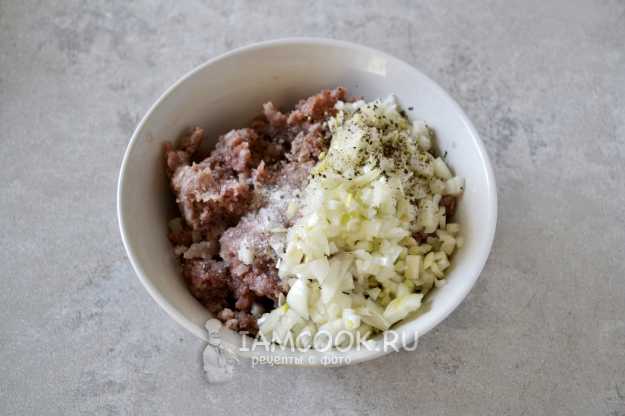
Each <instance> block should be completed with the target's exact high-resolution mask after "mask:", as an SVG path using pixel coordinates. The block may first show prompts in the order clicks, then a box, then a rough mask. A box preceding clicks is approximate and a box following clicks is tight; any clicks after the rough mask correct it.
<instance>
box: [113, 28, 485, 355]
mask: <svg viewBox="0 0 625 416" xmlns="http://www.w3.org/2000/svg"><path fill="white" fill-rule="evenodd" d="M338 85H342V86H345V87H347V88H348V90H349V93H350V94H351V95H356V96H363V97H364V98H365V99H368V100H369V99H374V98H377V97H384V96H387V95H389V94H391V93H393V94H395V95H396V96H397V97H398V99H399V101H400V103H401V104H402V105H403V107H404V109H406V110H407V113H408V115H409V117H411V118H413V119H422V120H425V121H426V122H427V123H428V124H429V125H431V126H432V127H433V128H434V129H435V131H436V133H437V137H438V146H439V148H440V149H441V150H442V151H446V152H447V160H448V161H449V163H450V166H451V167H452V169H454V170H455V172H456V173H457V174H459V175H461V176H463V177H464V178H465V180H466V187H465V188H466V191H465V194H464V195H463V197H462V199H461V202H460V204H459V209H458V213H457V221H458V222H460V223H461V226H462V234H463V236H464V238H465V246H464V247H463V248H462V249H461V250H459V251H458V252H457V253H456V255H455V256H454V258H453V261H452V270H451V271H450V273H449V276H448V283H447V284H446V285H445V286H443V287H442V288H439V289H436V290H435V291H434V292H433V293H432V294H431V296H429V298H428V307H427V308H426V312H425V313H420V314H418V316H414V317H412V318H410V319H407V320H405V321H404V322H403V323H402V324H401V325H399V326H398V327H397V328H398V329H399V330H400V331H405V332H410V333H414V331H417V332H418V333H419V334H420V335H422V334H424V333H425V332H427V331H428V330H430V329H431V328H432V327H434V326H435V325H436V324H437V323H438V322H440V321H441V320H442V319H444V318H445V317H446V316H447V315H448V314H449V313H450V312H451V311H452V310H453V309H454V308H455V307H456V306H457V305H458V304H459V303H460V301H461V300H462V299H463V298H464V297H465V296H466V294H467V293H468V291H469V290H470V288H471V287H472V286H473V284H474V282H475V280H476V279H477V277H478V276H479V273H480V271H481V269H482V267H483V265H484V263H485V261H486V258H487V256H488V253H489V251H490V246H491V243H492V239H493V236H494V230H495V223H496V192H495V184H494V178H493V176H492V170H491V168H490V164H489V162H488V157H487V155H486V153H485V151H484V148H483V145H482V143H481V141H480V139H479V138H478V136H477V134H476V132H475V130H474V129H473V127H472V125H471V123H470V122H469V121H468V119H467V118H466V116H465V115H464V113H463V112H462V110H460V108H459V107H458V106H457V104H456V103H455V102H454V101H453V100H452V99H451V98H450V97H449V96H448V95H447V94H446V93H445V92H444V91H443V90H442V89H440V88H439V87H438V86H437V85H436V84H435V83H433V82H432V81H431V80H430V79H428V78H427V77H425V76H424V75H422V74H421V73H420V72H418V71H416V70H415V69H414V68H412V67H410V66H409V65H407V64H405V63H403V62H401V61H399V60H397V59H395V58H392V57H390V56H388V55H385V54H382V53H380V52H377V51H374V50H371V49H368V48H364V47H360V46H356V45H351V44H347V43H342V42H335V41H323V40H285V41H273V42H268V43H264V44H259V45H254V46H251V47H248V48H243V49H241V50H237V51H234V52H232V53H230V54H227V55H225V56H223V57H220V58H218V59H216V60H213V61H211V62H208V63H207V64H205V65H203V66H201V67H200V68H198V69H197V70H195V71H193V72H192V73H190V74H189V75H187V76H186V77H184V78H183V79H182V80H180V81H178V82H177V83H176V84H175V85H174V86H173V87H172V88H170V90H168V91H167V92H166V93H165V94H164V95H163V96H162V97H161V99H160V100H159V101H158V102H157V103H156V104H155V105H154V106H153V107H152V109H151V110H150V111H149V112H148V114H147V115H146V117H145V118H144V119H143V121H142V122H141V123H140V125H139V126H138V128H137V130H136V131H135V133H134V135H133V138H132V140H131V143H130V145H129V147H128V150H127V152H126V155H125V157H124V163H123V165H122V171H121V174H120V183H119V190H118V211H119V217H120V228H121V230H122V237H123V239H124V244H125V246H126V249H127V251H128V254H129V257H130V260H131V262H132V264H133V266H134V268H135V270H136V272H137V274H138V275H139V277H140V278H141V280H142V282H143V283H144V285H145V286H146V288H147V289H148V291H149V292H150V294H151V295H152V296H153V297H154V298H155V300H157V302H158V303H159V304H160V305H161V306H163V308H164V309H166V310H167V312H168V313H169V314H170V315H172V316H173V317H174V318H175V319H176V320H177V321H178V322H180V323H181V324H182V325H184V326H185V327H186V328H187V329H189V330H190V331H192V332H193V333H194V334H196V335H197V336H199V337H201V338H203V339H206V335H205V331H204V329H203V327H204V324H205V322H206V320H207V319H209V318H210V314H209V313H208V312H207V311H206V310H205V309H204V308H203V307H202V306H201V305H200V304H199V303H198V302H197V301H196V300H195V299H194V298H193V297H192V296H191V295H190V294H189V292H188V291H187V289H186V287H185V285H184V283H183V281H182V279H181V277H180V272H179V269H178V267H177V265H176V260H175V258H174V257H173V254H172V249H171V246H170V244H169V242H168V240H167V237H166V231H167V229H166V224H167V220H168V219H170V218H171V217H172V198H173V197H172V194H171V193H170V191H169V188H168V184H167V180H166V178H165V175H164V170H163V157H162V151H163V150H162V149H163V143H164V142H166V141H171V140H173V139H175V138H176V137H177V136H178V135H179V134H180V133H181V132H182V131H183V130H184V129H185V128H187V127H189V126H195V125H198V126H201V127H203V128H205V129H206V132H207V137H208V138H210V140H213V142H214V141H215V140H216V139H217V137H218V136H219V135H221V134H223V133H225V132H226V131H228V130H229V129H232V128H236V127H241V126H245V125H247V124H248V123H249V121H250V120H251V119H252V118H253V117H254V116H255V115H257V114H258V113H259V110H260V108H261V105H262V103H264V102H266V101H269V100H271V101H273V102H274V104H276V105H277V106H278V107H279V108H283V109H286V108H287V107H288V106H290V105H292V104H294V103H295V102H296V101H297V100H299V99H301V98H303V97H307V96H309V95H310V94H313V93H316V92H318V91H319V90H321V89H323V88H332V87H335V86H338ZM409 109H410V110H409ZM227 342H231V343H233V344H235V345H238V343H240V337H239V336H238V335H236V334H234V333H230V334H229V335H227ZM306 354H307V355H309V356H311V357H320V356H321V355H319V354H317V353H314V352H312V353H311V352H308V353H306ZM349 354H352V359H353V360H352V361H360V360H365V359H369V358H373V357H374V356H377V355H380V353H379V352H378V353H375V352H370V351H369V352H367V351H365V352H364V353H363V352H362V351H361V352H359V353H357V352H353V353H349ZM315 363H316V362H315V358H312V361H311V362H308V364H315Z"/></svg>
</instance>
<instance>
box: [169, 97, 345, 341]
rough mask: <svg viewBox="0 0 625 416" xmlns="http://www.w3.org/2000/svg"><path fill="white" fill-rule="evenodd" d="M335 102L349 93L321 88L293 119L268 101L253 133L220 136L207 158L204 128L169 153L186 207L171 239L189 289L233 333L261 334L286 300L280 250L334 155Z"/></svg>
mask: <svg viewBox="0 0 625 416" xmlns="http://www.w3.org/2000/svg"><path fill="white" fill-rule="evenodd" d="M338 100H341V101H347V92H346V90H345V89H344V88H336V89H334V90H324V91H321V92H320V93H319V94H317V95H313V96H311V97H309V98H307V99H305V100H302V101H300V102H299V103H298V104H297V105H296V106H295V108H294V109H293V110H292V111H291V112H290V113H288V114H285V113H282V112H280V111H279V110H278V109H277V108H276V107H275V106H274V105H273V104H272V103H271V102H269V103H266V104H265V105H263V112H262V115H261V116H259V117H257V118H256V119H255V120H253V122H252V123H251V125H250V127H249V128H243V129H239V130H232V131H230V132H228V133H226V134H225V135H223V136H221V137H220V138H219V140H218V141H217V144H216V146H215V148H214V150H213V151H212V152H211V154H210V155H209V156H208V157H206V158H204V159H201V160H199V159H200V158H199V157H198V149H199V147H200V145H201V144H202V141H203V140H204V131H203V130H202V129H201V128H199V127H195V128H193V129H191V130H189V131H188V132H187V133H186V134H185V135H183V137H181V138H180V140H179V141H178V143H177V144H176V145H172V144H168V145H166V146H165V161H166V168H165V170H166V172H167V175H168V177H169V178H170V183H171V189H172V190H173V192H174V194H175V196H176V203H177V204H178V207H179V210H180V218H175V219H174V220H172V221H171V222H170V233H169V240H170V241H171V243H172V245H173V246H174V252H175V253H176V255H177V256H179V259H180V262H181V264H182V274H183V277H184V279H185V281H186V283H187V285H188V287H189V290H190V292H191V293H192V294H193V296H194V297H195V298H196V299H198V300H199V301H200V302H201V303H202V304H203V305H204V306H205V307H206V308H207V309H208V310H210V311H211V312H212V313H214V314H216V316H217V317H218V318H219V319H220V320H221V321H223V322H224V323H225V325H226V326H227V327H228V328H231V329H233V330H238V331H245V332H248V333H251V334H255V333H256V332H257V330H258V327H257V325H256V318H257V317H259V316H260V314H262V313H263V312H264V311H265V310H269V309H272V308H273V307H274V306H275V305H276V303H277V301H278V298H279V296H280V294H283V293H286V289H287V288H286V287H285V286H284V284H283V282H281V280H280V279H279V277H278V273H277V267H276V263H277V259H278V253H280V252H282V251H283V250H284V245H285V238H286V233H285V229H286V227H288V226H289V225H290V224H291V222H292V220H293V218H291V217H292V214H293V213H292V211H293V207H294V206H297V202H298V198H299V193H300V190H302V189H303V187H304V186H305V185H306V181H307V178H308V174H309V172H310V169H311V168H312V167H313V166H314V165H315V163H316V162H317V161H318V159H319V155H320V154H321V153H322V152H324V151H326V150H327V148H328V145H329V132H328V130H327V128H326V126H325V121H326V120H327V119H328V118H329V117H331V116H333V115H334V114H335V113H336V111H335V109H334V105H335V104H336V102H337V101H338Z"/></svg>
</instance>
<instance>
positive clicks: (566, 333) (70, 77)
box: [0, 0, 625, 416]
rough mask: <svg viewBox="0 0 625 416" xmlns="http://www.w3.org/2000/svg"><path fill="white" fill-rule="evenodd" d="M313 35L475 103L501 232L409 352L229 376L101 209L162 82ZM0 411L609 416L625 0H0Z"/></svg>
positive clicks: (622, 379) (616, 370) (618, 303)
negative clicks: (166, 306) (139, 272)
mask: <svg viewBox="0 0 625 416" xmlns="http://www.w3.org/2000/svg"><path fill="white" fill-rule="evenodd" d="M287 36H321V37H330V38H336V39H342V40H349V41H354V42H359V43H363V44H366V45H369V46H372V47H375V48H379V49H381V50H384V51H387V52H389V53H391V54H393V55H396V56H398V57H399V58H402V59H404V60H406V61H408V62H409V63H411V64H413V65H415V66H416V67H418V68H419V69H421V70H422V71H423V72H425V73H426V74H428V75H429V76H431V77H432V78H433V79H434V80H436V81H437V82H438V83H440V84H441V85H442V86H443V88H445V89H447V90H448V91H449V92H450V93H451V94H452V95H453V96H454V97H455V98H456V99H457V100H458V102H459V103H460V105H461V106H462V107H463V108H464V109H465V110H466V111H467V113H468V114H469V117H470V118H471V119H472V120H473V121H474V123H475V125H476V127H477V129H478V131H479V132H480V134H481V135H482V137H483V139H484V141H485V143H486V145H487V148H488V151H489V153H490V155H491V157H492V160H493V163H494V166H495V171H496V176H497V181H498V189H499V204H500V205H499V224H498V229H497V236H496V240H495V243H494V248H493V251H492V253H491V257H490V259H489V261H488V263H487V265H486V268H485V270H484V272H483V274H482V276H481V278H480V280H479V281H478V283H477V285H476V287H475V288H474V289H473V291H472V292H471V294H470V295H469V296H468V298H467V299H466V300H465V302H464V303H463V304H462V305H461V306H460V307H459V308H458V309H457V310H456V311H455V312H454V313H453V315H452V316H451V317H449V318H448V319H447V320H446V321H445V322H444V323H443V324H441V325H440V326H438V327H437V328H436V329H435V330H434V331H432V332H430V333H429V334H427V336H425V337H423V339H422V340H421V342H420V346H419V348H418V349H417V351H415V352H401V353H397V354H392V355H390V356H388V357H385V358H382V359H379V360H376V361H373V362H370V363H366V364H362V365H357V366H353V367H347V368H336V369H293V368H270V367H262V368H258V367H257V368H251V366H249V365H247V366H242V367H241V368H239V369H238V370H237V372H236V374H235V376H234V378H233V380H232V381H231V382H229V383H225V384H219V385H209V384H208V383H207V382H206V380H205V378H204V374H203V372H202V368H201V352H202V349H203V347H204V345H203V344H202V342H200V341H199V340H198V339H196V338H194V337H193V336H192V335H191V334H189V333H187V332H186V331H185V330H184V329H183V328H182V327H180V326H178V325H177V324H176V323H175V322H174V321H173V320H171V319H170V318H169V317H168V316H167V315H166V314H165V313H164V312H163V311H162V310H161V309H160V308H159V307H158V305H157V304H156V303H155V302H154V301H153V300H152V299H151V298H150V297H149V295H148V294H147V292H146V291H145V290H144V289H143V287H142V286H141V284H140V282H139V280H138V279H137V278H136V277H135V275H134V273H133V271H132V269H131V266H130V264H129V262H128V260H127V258H126V256H125V253H124V249H123V247H122V244H121V239H120V237H119V232H118V229H117V220H116V212H115V205H116V201H115V198H116V195H115V194H116V180H117V173H118V169H119V166H120V162H121V158H122V155H123V152H124V149H125V147H126V144H127V143H128V140H129V137H130V134H131V132H132V130H133V128H134V126H135V125H136V123H137V122H138V120H139V118H140V117H141V116H142V115H143V114H144V112H145V111H146V110H147V108H148V107H149V106H150V105H151V104H152V103H153V102H154V100H155V99H156V98H157V97H158V96H159V95H160V94H161V93H162V92H163V91H164V89H165V88H166V87H168V86H169V85H170V84H172V83H173V82H174V81H175V80H176V79H177V78H178V77H180V76H181V75H182V74H184V73H186V72H187V71H189V70H190V69H192V68H193V67H195V66H196V65H198V64H200V63H202V62H204V61H205V60H207V59H209V58H211V57H214V56H216V55H218V54H220V53H223V52H225V51H227V50H229V49H232V48H235V47H238V46H242V45H245V44H249V43H252V42H256V41H260V40H267V39H274V38H279V37H287ZM0 126H1V133H0V138H1V139H0V143H1V146H2V150H1V151H0V178H1V179H2V185H1V187H0V198H1V203H0V224H1V227H0V229H1V230H2V237H1V238H0V264H2V272H1V273H0V276H1V280H0V282H1V284H2V288H1V290H0V318H1V321H0V414H2V415H78V414H85V415H87V414H95V415H122V414H146V415H147V414H149V415H172V414H176V415H183V414H185V415H186V414H189V415H191V414H193V415H196V414H210V415H218V414H226V415H238V414H258V415H273V414H295V413H297V414H300V415H307V414H311V415H382V414H398V415H404V414H405V415H408V414H421V415H452V414H458V415H573V414H578V415H605V416H622V415H625V262H624V259H623V255H624V248H625V167H624V166H625V163H624V160H625V2H623V1H622V0H601V1H599V0H598V1H577V0H575V1H566V0H554V1H536V0H529V1H523V2H500V1H488V0H478V1H459V0H458V1H443V2H425V1H423V2H422V1H418V2H416V1H334V2H332V1H327V2H326V1H282V2H252V1H250V2H246V1H234V0H231V1H223V2H222V1H206V2H205V1H173V0H170V1H164V0H163V1H162V0H159V1H148V0H141V1H131V2H126V1H112V2H109V1H107V2H103V1H80V2H79V1H58V2H48V1H17V0H2V1H0Z"/></svg>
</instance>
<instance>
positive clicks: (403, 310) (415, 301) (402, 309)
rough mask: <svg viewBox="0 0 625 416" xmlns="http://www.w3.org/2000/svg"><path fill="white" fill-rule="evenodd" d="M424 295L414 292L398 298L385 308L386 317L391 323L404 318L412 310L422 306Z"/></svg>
mask: <svg viewBox="0 0 625 416" xmlns="http://www.w3.org/2000/svg"><path fill="white" fill-rule="evenodd" d="M422 298H423V295H421V294H419V293H412V294H409V295H406V296H403V297H401V298H397V299H395V300H393V301H392V302H391V303H389V304H388V306H387V307H386V309H385V310H384V314H383V316H384V319H386V320H387V321H388V322H389V323H390V324H394V323H395V322H397V321H400V320H402V319H404V318H405V317H406V316H408V314H409V313H410V312H414V311H416V310H417V309H419V307H420V306H421V299H422Z"/></svg>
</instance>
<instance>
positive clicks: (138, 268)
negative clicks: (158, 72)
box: [117, 37, 498, 364]
mask: <svg viewBox="0 0 625 416" xmlns="http://www.w3.org/2000/svg"><path fill="white" fill-rule="evenodd" d="M294 45H312V46H328V47H339V48H346V49H352V50H356V51H360V52H363V53H368V54H371V55H377V56H380V57H382V58H383V59H385V60H386V61H388V62H392V63H393V64H394V65H401V66H405V67H407V68H409V69H410V70H411V71H414V72H415V73H417V74H419V75H420V76H421V77H422V78H423V80H424V81H426V82H427V83H429V84H430V86H431V87H432V88H433V89H434V90H435V91H436V92H437V93H439V94H441V95H442V96H444V97H445V98H446V99H447V100H448V101H449V102H450V104H451V106H452V108H453V111H455V112H456V113H457V114H458V115H459V116H460V118H461V120H462V122H463V124H464V125H465V127H466V128H467V129H468V131H469V132H470V134H471V135H472V136H473V137H474V138H475V143H476V144H477V151H478V155H479V157H480V159H481V160H482V163H483V166H484V167H485V170H486V183H487V187H486V190H487V192H486V194H487V195H486V198H485V202H486V205H487V208H488V211H489V212H488V214H490V215H489V216H490V220H489V221H488V225H489V229H488V230H487V231H488V235H487V244H486V245H485V248H486V247H487V249H484V251H483V252H482V253H481V254H480V256H481V258H480V259H479V261H478V263H477V265H478V267H477V268H476V270H477V272H476V273H475V276H473V277H472V281H471V282H470V283H469V284H467V285H466V286H465V287H464V289H463V290H462V291H461V292H460V293H459V294H458V296H457V297H455V298H453V301H451V302H450V303H449V304H448V306H447V308H446V309H445V310H441V311H438V315H436V316H435V317H434V318H433V319H431V320H430V322H429V324H427V325H426V326H425V327H424V328H422V330H421V331H420V332H419V334H418V336H419V337H421V336H423V335H425V334H426V333H427V332H429V331H430V330H431V329H433V328H434V327H436V326H437V325H438V324H440V323H441V322H442V321H443V320H445V319H446V318H447V317H448V316H449V315H450V314H451V313H452V312H453V311H454V310H455V309H456V308H457V307H458V306H459V305H460V303H462V301H463V300H464V299H465V298H466V296H467V295H468V293H469V292H470V291H471V289H472V288H473V286H474V285H475V283H476V282H477V279H478V278H479V276H480V275H481V273H482V271H483V269H484V266H485V264H486V261H487V260H488V257H489V256H490V252H491V251H492V245H493V241H494V238H495V231H496V228H497V216H498V212H497V210H498V202H497V186H496V182H495V175H494V171H493V167H492V164H491V162H490V158H489V156H488V153H487V151H486V148H485V146H484V143H483V141H482V139H481V138H480V136H479V134H478V133H477V130H476V129H475V127H474V126H473V123H472V122H471V121H470V119H469V118H468V116H467V115H466V113H465V112H464V110H463V109H462V108H461V107H460V105H459V104H458V103H457V102H456V100H454V99H453V98H452V97H451V96H450V95H449V93H447V91H445V90H444V89H443V88H442V87H441V86H440V85H438V83H436V82H435V81H434V80H432V79H431V78H430V77H428V76H427V75H425V74H424V73H422V72H421V71H420V70H418V69H417V68H415V67H414V66H412V65H410V64H409V63H407V62H405V61H403V60H401V59H399V58H396V57H395V56H393V55H390V54H388V53H386V52H382V51H380V50H378V49H374V48H371V47H368V46H364V45H360V44H357V43H353V42H347V41H342V40H335V39H329V38H321V37H288V38H278V39H272V40H266V41H262V42H256V43H252V44H248V45H245V46H242V47H239V48H236V49H233V50H230V51H228V52H225V53H223V54H220V55H218V56H216V57H214V58H211V59H209V60H208V61H206V62H204V63H202V64H200V65H198V66H196V67H195V68H193V69H192V70H190V71H188V72H187V73H186V74H184V75H183V76H182V77H180V78H178V79H177V80H176V81H175V82H174V83H173V84H172V85H171V86H170V87H169V88H167V89H166V90H165V91H164V92H163V93H162V94H161V95H160V96H159V97H158V99H157V100H156V101H155V102H154V104H152V105H151V106H150V107H149V109H148V111H147V112H146V113H145V115H144V116H143V117H142V119H141V121H140V122H139V124H138V125H137V127H136V128H135V129H134V131H133V133H132V136H131V138H130V141H129V143H128V145H127V147H126V150H125V152H124V155H123V159H122V164H121V168H120V171H119V176H118V181H117V220H118V225H119V230H120V233H121V237H122V242H123V245H124V248H125V250H126V254H127V256H128V259H129V260H130V263H131V265H132V267H133V269H134V271H135V274H136V275H137V277H138V278H139V280H140V281H141V283H142V284H143V286H144V287H145V288H146V290H147V291H148V293H149V294H150V296H151V297H152V298H153V299H154V300H155V301H156V303H157V304H158V305H159V306H160V307H161V308H163V309H164V310H165V312H167V314H168V315H169V316H171V317H172V318H173V319H174V320H175V321H176V322H177V323H178V324H180V325H181V326H183V327H184V328H186V329H187V330H188V331H189V332H191V333H192V334H194V335H195V336H196V337H198V338H200V339H202V340H204V341H208V335H207V332H206V330H205V329H204V328H203V327H200V326H198V325H196V324H195V323H194V322H192V321H191V320H189V319H188V318H187V317H186V316H185V315H184V314H183V313H182V312H180V311H179V310H178V309H177V308H176V307H175V306H173V305H172V304H171V303H170V302H169V300H168V299H167V298H166V297H165V296H164V295H163V294H162V293H161V292H160V291H159V290H158V289H157V288H156V287H155V286H154V284H153V283H152V282H151V281H150V280H149V279H148V277H147V275H146V273H145V271H144V269H143V267H142V265H141V263H140V262H139V260H138V258H137V257H136V254H135V252H134V250H133V249H132V246H131V245H130V242H129V240H128V235H127V234H126V221H127V219H126V216H125V214H124V212H123V209H122V205H123V203H122V202H123V201H122V199H123V194H124V188H125V180H126V177H127V175H126V173H127V166H128V160H129V157H130V154H131V153H132V149H133V148H134V146H135V145H136V144H137V142H138V136H139V134H140V132H141V131H142V130H143V128H144V126H145V124H146V122H147V120H148V119H149V117H150V116H151V115H152V113H153V112H154V111H155V109H156V108H158V107H159V106H160V105H161V103H162V102H163V101H165V100H166V99H167V97H169V96H170V95H171V94H172V93H173V92H174V91H175V90H176V89H177V88H178V87H180V85H181V84H183V83H184V82H185V81H187V80H188V79H189V78H191V77H193V76H194V75H195V74H196V73H198V72H200V71H202V70H204V69H205V68H207V67H209V66H210V65H213V64H214V63H216V62H218V61H221V60H223V59H227V58H231V57H234V56H237V55H241V54H245V53H248V52H251V51H255V50H260V49H265V48H275V47H282V46H294ZM413 341H414V340H413ZM387 353H388V351H386V352H370V353H369V354H366V355H360V354H359V356H358V357H357V359H356V360H353V361H352V362H351V363H352V364H354V363H357V362H362V361H368V360H371V359H374V358H377V357H380V356H382V355H386V354H387Z"/></svg>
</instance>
